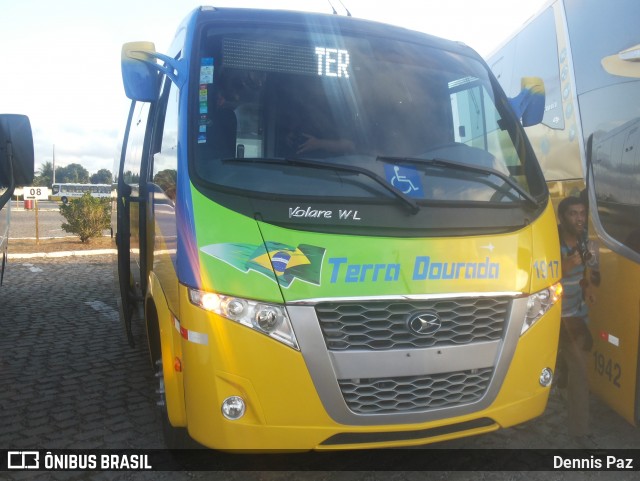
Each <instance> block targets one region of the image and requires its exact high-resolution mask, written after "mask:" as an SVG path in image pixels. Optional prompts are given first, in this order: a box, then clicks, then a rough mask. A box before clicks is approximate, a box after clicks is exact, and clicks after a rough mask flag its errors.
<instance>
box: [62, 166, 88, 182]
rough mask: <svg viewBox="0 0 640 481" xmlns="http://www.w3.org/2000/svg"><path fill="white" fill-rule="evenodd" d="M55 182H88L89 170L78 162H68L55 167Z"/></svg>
mask: <svg viewBox="0 0 640 481" xmlns="http://www.w3.org/2000/svg"><path fill="white" fill-rule="evenodd" d="M56 182H61V183H80V184H88V183H89V171H88V170H87V169H85V168H84V167H82V166H81V165H80V164H69V165H67V166H66V167H58V168H57V169H56Z"/></svg>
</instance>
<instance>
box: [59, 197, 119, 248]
mask: <svg viewBox="0 0 640 481" xmlns="http://www.w3.org/2000/svg"><path fill="white" fill-rule="evenodd" d="M60 214H62V216H63V217H64V218H65V219H66V220H67V222H66V223H63V224H62V229H63V230H64V231H66V232H69V233H71V234H77V235H78V236H79V237H80V242H83V243H85V242H90V241H91V239H92V238H93V237H100V236H102V232H103V231H104V230H105V229H108V228H109V227H110V225H111V199H104V198H103V199H99V198H97V197H92V196H91V194H90V193H89V192H85V193H84V195H83V196H82V197H80V198H78V199H71V200H70V201H69V203H68V204H63V205H61V206H60Z"/></svg>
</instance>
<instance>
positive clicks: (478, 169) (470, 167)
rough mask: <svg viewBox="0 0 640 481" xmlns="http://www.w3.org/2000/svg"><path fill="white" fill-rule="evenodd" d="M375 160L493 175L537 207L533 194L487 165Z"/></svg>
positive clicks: (391, 159) (403, 159)
mask: <svg viewBox="0 0 640 481" xmlns="http://www.w3.org/2000/svg"><path fill="white" fill-rule="evenodd" d="M376 159H377V160H385V161H391V162H406V163H411V164H428V165H433V166H436V167H446V168H450V169H456V170H466V171H469V172H477V173H479V174H484V175H495V176H496V177H498V178H499V179H501V180H503V181H504V182H505V183H506V184H508V185H509V187H511V188H512V189H513V190H515V191H516V192H517V193H518V194H520V195H521V196H522V197H524V199H525V200H526V201H528V202H529V203H530V204H531V205H532V206H533V207H538V201H537V200H536V198H535V197H534V196H532V195H531V194H530V193H529V192H527V191H526V190H525V189H524V188H522V186H521V185H520V184H518V183H517V182H516V181H515V180H513V179H512V178H511V177H509V176H508V175H506V174H503V173H502V172H500V171H499V170H495V169H491V168H489V167H481V166H479V165H472V164H467V163H465V162H456V161H455V160H448V159H440V158H433V159H421V158H420V157H392V156H384V155H380V156H378V157H377V158H376Z"/></svg>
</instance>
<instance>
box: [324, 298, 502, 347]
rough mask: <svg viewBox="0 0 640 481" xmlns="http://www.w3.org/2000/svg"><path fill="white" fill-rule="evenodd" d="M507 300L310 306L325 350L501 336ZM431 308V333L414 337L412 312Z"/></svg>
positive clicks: (438, 344)
mask: <svg viewBox="0 0 640 481" xmlns="http://www.w3.org/2000/svg"><path fill="white" fill-rule="evenodd" d="M510 303H511V298H509V297H504V296H501V297H483V298H464V299H461V298H449V299H429V300H425V299H422V300H405V299H403V300H398V299H395V300H375V301H373V300H370V301H359V302H323V303H319V304H316V305H315V309H316V315H317V316H318V319H319V321H320V327H321V329H322V332H323V335H324V338H325V342H326V344H327V348H328V349H329V350H330V351H349V350H355V351H363V350H365V351H366V350H372V351H381V350H394V349H419V348H428V347H442V346H452V345H468V344H473V343H477V342H486V341H495V340H500V339H502V333H503V329H504V325H505V322H506V317H507V312H508V310H509V307H510ZM420 312H423V313H425V312H432V313H434V314H437V317H438V318H439V321H440V323H441V325H440V327H439V328H438V329H437V331H436V332H434V333H433V334H430V335H426V336H425V335H419V334H416V333H414V332H412V331H411V330H410V329H409V328H408V326H407V319H408V318H409V317H410V316H411V315H412V313H420Z"/></svg>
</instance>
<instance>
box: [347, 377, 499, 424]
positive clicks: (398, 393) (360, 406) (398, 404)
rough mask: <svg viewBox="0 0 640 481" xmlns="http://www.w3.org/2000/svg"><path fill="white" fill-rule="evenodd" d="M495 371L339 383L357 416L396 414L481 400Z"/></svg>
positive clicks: (350, 380) (351, 380) (348, 403)
mask: <svg viewBox="0 0 640 481" xmlns="http://www.w3.org/2000/svg"><path fill="white" fill-rule="evenodd" d="M492 374H493V368H483V369H473V370H468V371H459V372H449V373H439V374H432V375H427V376H406V377H397V378H378V379H357V380H353V379H343V380H339V381H338V383H339V385H340V390H341V391H342V395H343V397H344V400H345V401H346V403H347V406H349V409H351V410H352V411H353V412H355V413H357V414H392V413H408V412H414V411H427V410H430V409H438V408H450V407H455V406H458V405H461V404H467V403H472V402H475V401H478V400H479V399H480V398H482V396H483V395H484V393H485V392H486V390H487V387H488V386H489V381H490V380H491V376H492Z"/></svg>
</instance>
